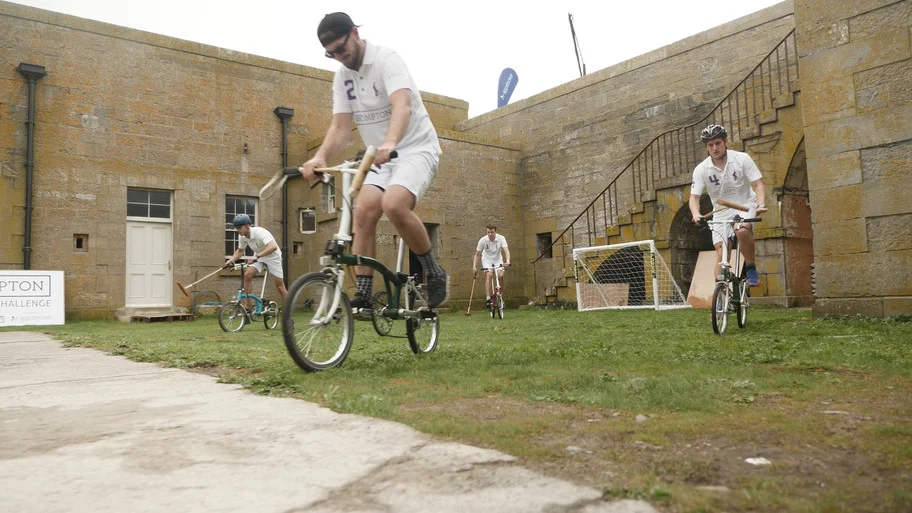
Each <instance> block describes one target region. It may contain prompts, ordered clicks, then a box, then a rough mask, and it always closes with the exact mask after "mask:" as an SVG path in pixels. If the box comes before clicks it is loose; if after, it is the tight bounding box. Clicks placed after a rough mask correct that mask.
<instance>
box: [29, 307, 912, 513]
mask: <svg viewBox="0 0 912 513" xmlns="http://www.w3.org/2000/svg"><path fill="white" fill-rule="evenodd" d="M506 313H507V317H506V319H505V320H503V321H500V320H492V319H491V318H490V317H489V316H488V315H487V314H486V313H485V312H478V313H476V314H474V315H472V316H471V317H467V316H464V315H462V314H461V313H452V314H447V315H445V316H443V318H442V319H441V337H440V346H439V348H438V350H437V351H436V352H435V353H431V354H428V355H422V356H420V357H419V356H415V355H413V354H412V353H411V351H410V350H409V347H408V342H407V340H406V339H405V338H393V337H379V336H377V335H376V334H375V333H374V331H373V328H372V326H371V324H370V323H369V322H366V323H365V322H359V323H357V326H356V334H355V342H354V347H353V349H352V351H351V353H350V354H349V356H348V359H347V361H346V362H345V364H344V366H342V367H341V368H338V369H333V370H329V371H326V372H322V373H317V374H306V373H304V372H303V371H301V370H299V369H298V368H297V367H296V366H295V365H294V363H293V362H292V360H291V358H290V357H289V356H288V354H287V352H286V350H285V347H284V343H283V340H282V334H281V330H280V329H279V330H276V331H266V330H265V329H264V327H263V324H262V323H258V324H254V325H252V326H247V327H245V328H244V331H243V332H241V333H240V334H233V333H224V332H222V331H221V329H219V327H218V322H217V321H216V319H215V317H214V316H208V317H201V318H197V320H196V321H195V322H189V323H181V322H177V323H156V324H138V323H134V324H122V323H118V322H102V321H92V322H73V323H69V324H67V325H65V326H59V327H42V329H41V331H45V332H48V333H51V334H53V335H54V336H56V337H58V338H60V339H62V340H64V341H66V343H67V344H69V345H78V346H86V347H94V348H98V349H101V350H104V351H108V352H111V353H114V354H120V355H124V356H126V357H128V358H130V359H133V360H137V361H145V362H158V363H160V364H161V365H164V366H169V367H179V368H186V369H188V370H194V371H198V372H205V373H207V374H211V375H215V376H218V377H219V379H221V380H222V381H225V382H231V383H241V384H244V385H245V386H247V387H249V388H250V389H251V390H253V391H255V392H257V393H260V394H272V395H283V396H293V397H299V398H301V399H305V400H309V401H314V402H317V403H320V404H322V405H325V406H327V407H329V408H332V409H333V410H336V411H340V412H346V413H358V414H363V415H369V416H373V417H379V418H384V419H389V420H394V421H398V422H402V423H405V424H408V425H410V426H413V427H414V428H416V429H418V430H421V431H424V432H427V433H432V434H434V435H437V436H440V437H443V438H447V439H451V440H457V441H461V442H466V443H469V444H473V445H478V446H484V447H490V448H494V449H498V450H500V451H503V452H506V453H509V454H512V455H514V456H518V457H520V458H521V459H522V460H523V462H524V464H526V465H527V466H529V467H530V468H534V469H536V470H538V471H540V472H542V473H545V474H549V475H553V476H558V477H562V478H565V479H568V480H572V481H575V482H577V483H581V484H586V485H590V486H593V487H597V488H599V489H602V490H604V492H605V494H606V497H610V498H641V499H644V500H647V501H649V502H651V503H652V504H653V505H655V506H656V507H657V508H659V509H661V510H663V511H681V512H700V511H727V512H743V511H786V512H811V511H834V512H839V511H845V512H862V511H871V512H874V511H878V512H879V511H912V319H910V318H893V319H866V318H851V319H813V318H812V317H811V316H810V312H809V311H807V310H779V309H760V308H756V309H754V310H752V312H751V318H750V320H749V324H748V327H747V328H746V329H744V330H739V329H738V328H737V324H736V323H735V322H734V317H732V319H731V323H732V324H733V326H730V328H729V333H728V334H726V335H725V336H722V337H719V336H716V335H714V334H713V333H712V327H711V325H710V319H709V313H708V311H706V310H677V311H665V312H653V311H602V312H586V313H579V312H576V311H567V310H539V309H529V310H508V311H507V312H506ZM392 334H393V335H400V336H404V334H405V333H404V323H402V322H397V323H396V324H395V325H394V328H393V333H392ZM747 458H766V459H767V460H769V461H770V462H771V463H770V464H768V465H753V464H750V463H748V462H746V461H745V460H746V459H747Z"/></svg>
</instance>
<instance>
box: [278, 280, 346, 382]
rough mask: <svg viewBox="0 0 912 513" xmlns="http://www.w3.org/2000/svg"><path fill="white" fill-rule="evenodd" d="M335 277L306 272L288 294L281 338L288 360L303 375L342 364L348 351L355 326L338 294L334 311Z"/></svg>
mask: <svg viewBox="0 0 912 513" xmlns="http://www.w3.org/2000/svg"><path fill="white" fill-rule="evenodd" d="M335 293H336V278H335V276H332V275H329V274H325V273H310V274H305V275H304V276H302V277H300V278H298V280H297V281H295V282H294V284H293V285H292V286H291V289H290V290H289V291H288V297H287V298H286V299H285V310H284V312H282V336H283V337H284V339H285V347H286V348H287V349H288V352H289V354H291V358H292V359H293V360H294V361H295V363H296V364H298V366H299V367H301V368H302V369H304V370H305V371H307V372H315V371H320V370H324V369H329V368H331V367H337V366H339V365H342V362H344V361H345V358H346V357H347V356H348V352H349V351H350V350H351V346H352V339H353V338H354V333H355V326H354V318H353V316H352V309H351V303H350V302H349V300H348V297H347V296H346V295H345V294H344V293H342V294H341V295H340V297H339V304H338V306H337V307H336V309H335V311H330V309H331V308H332V302H333V298H334V296H335Z"/></svg>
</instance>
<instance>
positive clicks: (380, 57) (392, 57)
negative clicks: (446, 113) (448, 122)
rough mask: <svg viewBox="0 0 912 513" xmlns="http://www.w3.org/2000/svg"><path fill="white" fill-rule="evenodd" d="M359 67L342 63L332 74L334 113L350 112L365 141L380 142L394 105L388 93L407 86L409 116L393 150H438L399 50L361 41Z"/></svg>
mask: <svg viewBox="0 0 912 513" xmlns="http://www.w3.org/2000/svg"><path fill="white" fill-rule="evenodd" d="M364 44H365V50H364V60H363V62H362V63H361V69H360V70H358V71H354V70H350V69H348V68H346V67H345V66H341V67H340V68H339V70H338V71H336V76H335V78H333V114H342V113H351V114H352V115H353V116H354V119H355V124H356V125H357V126H358V132H360V133H361V138H362V139H363V140H364V144H366V145H368V146H380V145H381V144H383V141H384V139H386V131H387V128H388V127H389V120H390V116H391V115H392V112H393V106H392V104H391V103H390V98H389V95H390V94H391V93H394V92H396V91H398V90H400V89H408V90H409V91H410V92H411V95H412V116H411V118H410V119H409V125H408V129H406V132H405V135H404V136H403V137H402V140H401V141H399V144H398V145H397V146H396V150H397V151H398V152H399V154H400V155H403V156H405V155H409V154H412V153H417V152H420V151H433V152H434V153H435V154H437V155H439V154H440V142H439V141H438V140H437V131H436V130H434V125H433V124H432V123H431V118H430V117H429V116H428V113H427V109H425V107H424V102H423V101H422V100H421V94H420V93H419V91H418V87H417V86H416V85H415V81H414V80H413V79H412V76H411V75H410V74H409V72H408V68H407V67H406V66H405V62H403V60H402V58H401V57H399V54H397V53H396V52H394V51H392V50H390V49H389V48H384V47H382V46H377V45H375V44H371V43H369V42H368V41H367V40H365V41H364Z"/></svg>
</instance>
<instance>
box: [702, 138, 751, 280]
mask: <svg viewBox="0 0 912 513" xmlns="http://www.w3.org/2000/svg"><path fill="white" fill-rule="evenodd" d="M700 140H701V141H703V143H704V144H706V152H707V153H708V154H709V156H708V157H707V158H706V160H704V161H703V162H700V163H699V164H698V165H697V167H696V168H695V169H694V172H693V182H692V183H691V185H690V201H689V202H688V206H689V207H690V214H691V216H692V217H693V222H694V224H697V225H699V224H700V196H701V195H702V194H703V193H704V192H706V193H708V194H709V198H710V199H711V200H712V202H713V210H715V209H717V208H719V205H718V204H717V203H716V202H717V201H718V200H720V199H723V200H726V201H730V202H732V203H738V204H740V205H744V206H746V207H748V208H749V209H750V210H749V211H748V212H739V211H736V210H734V209H728V210H723V211H722V212H718V213H716V214H714V216H713V217H715V219H717V220H719V219H731V218H732V217H734V216H736V215H740V216H741V217H743V218H746V219H750V218H753V217H757V216H758V215H760V214H762V213H764V212H766V211H767V210H768V209H767V208H766V204H765V203H764V198H765V197H766V187H765V186H764V185H763V180H762V178H763V175H761V174H760V170H759V169H758V168H757V165H756V164H754V160H753V159H751V157H750V155H748V154H747V153H743V152H740V151H735V150H729V149H728V132H727V131H726V130H725V127H723V126H721V125H709V126H708V127H706V128H704V129H703V131H702V132H701V133H700ZM758 202H759V205H758ZM735 233H736V234H737V236H738V249H739V250H740V251H741V255H743V256H744V271H745V274H746V275H747V283H748V284H749V285H750V286H751V287H756V286H757V285H760V276H759V275H758V274H757V267H756V265H755V264H754V258H755V245H754V228H753V226H752V225H751V223H742V224H741V225H740V226H739V227H738V229H737V230H736V232H735ZM724 235H725V237H726V238H727V237H731V232H730V230H727V233H725V234H724ZM712 237H713V245H715V247H716V275H717V276H718V275H719V273H720V268H719V264H720V262H722V240H723V235H722V234H719V233H716V231H713V234H712Z"/></svg>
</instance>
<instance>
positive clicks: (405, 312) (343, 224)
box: [314, 162, 422, 322]
mask: <svg viewBox="0 0 912 513" xmlns="http://www.w3.org/2000/svg"><path fill="white" fill-rule="evenodd" d="M357 166H358V163H357V162H346V163H344V164H341V165H339V166H336V167H334V168H323V169H318V170H317V171H318V172H323V173H324V178H323V181H324V182H328V175H327V174H326V173H327V172H338V173H341V174H342V215H341V217H340V219H339V231H338V232H337V233H336V234H335V235H333V237H332V238H331V239H330V240H329V242H328V243H327V245H326V251H325V254H324V255H323V256H322V257H320V265H321V266H323V271H324V272H328V273H332V274H334V275H335V277H336V281H337V283H336V287H335V294H334V295H333V299H332V303H330V304H323V303H325V300H324V301H323V302H321V304H320V306H319V307H318V309H317V310H316V313H315V315H314V319H315V320H317V319H319V320H320V321H321V322H328V321H329V319H330V318H331V315H330V316H327V312H335V311H336V310H337V309H338V307H339V302H340V301H341V297H342V290H343V288H344V280H345V273H346V271H345V267H346V266H357V265H360V266H365V267H370V268H371V269H373V270H374V271H377V272H378V273H380V275H381V276H382V277H383V282H384V285H385V287H386V294H387V298H388V299H389V300H388V302H387V304H388V305H400V307H399V308H390V307H389V306H388V307H386V308H384V309H383V311H382V312H378V313H379V314H380V315H383V316H384V317H387V318H389V319H395V320H398V319H407V318H422V313H421V312H422V310H412V309H409V308H402V307H401V305H402V291H403V289H405V290H406V292H407V293H409V292H411V293H414V294H417V295H420V294H421V292H420V290H419V289H418V287H417V286H416V285H415V277H414V276H409V275H406V274H403V273H402V272H401V269H402V263H403V260H404V256H405V241H403V240H402V238H401V237H400V239H399V253H398V258H397V262H396V271H392V270H390V269H389V268H388V267H386V266H385V265H383V264H382V263H381V262H380V261H379V260H377V259H375V258H371V257H365V256H361V255H355V254H352V253H346V248H347V246H348V245H349V244H350V243H351V241H352V237H351V224H352V206H351V200H352V198H353V197H354V194H353V192H356V191H355V190H353V189H352V176H353V175H356V174H357V173H358V171H359V169H358V168H357ZM407 303H408V302H407ZM409 306H411V305H409V304H406V307H409ZM315 322H316V321H315Z"/></svg>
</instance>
